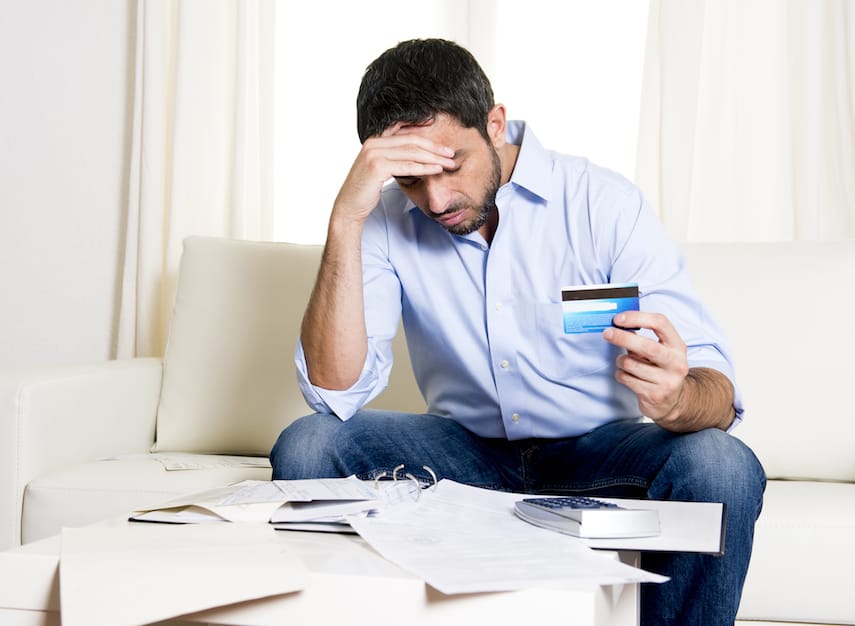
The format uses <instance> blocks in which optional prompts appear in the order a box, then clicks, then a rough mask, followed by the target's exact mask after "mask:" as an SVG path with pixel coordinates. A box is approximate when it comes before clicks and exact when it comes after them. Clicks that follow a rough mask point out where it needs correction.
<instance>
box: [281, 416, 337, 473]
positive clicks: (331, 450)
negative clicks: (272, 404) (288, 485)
mask: <svg viewBox="0 0 855 626" xmlns="http://www.w3.org/2000/svg"><path fill="white" fill-rule="evenodd" d="M341 423H342V422H341V420H340V419H339V418H338V417H336V416H335V415H329V414H326V413H315V414H313V415H307V416H305V417H301V418H299V419H297V420H294V421H293V422H292V423H291V424H289V425H288V426H287V427H286V428H285V429H284V430H283V431H282V432H281V433H280V434H279V438H278V439H277V440H276V443H275V445H274V446H273V449H272V450H271V451H270V465H271V466H272V467H273V479H274V480H289V479H300V478H334V477H336V476H338V473H337V469H336V466H335V444H334V442H335V437H336V434H337V432H338V429H339V428H340V427H341Z"/></svg>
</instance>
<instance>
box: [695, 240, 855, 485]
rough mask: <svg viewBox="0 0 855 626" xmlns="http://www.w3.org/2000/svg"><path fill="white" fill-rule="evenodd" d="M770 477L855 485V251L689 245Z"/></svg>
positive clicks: (741, 429) (746, 424)
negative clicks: (852, 394)
mask: <svg viewBox="0 0 855 626" xmlns="http://www.w3.org/2000/svg"><path fill="white" fill-rule="evenodd" d="M683 250H684V252H685V254H686V258H687V262H688V267H689V272H690V274H691V276H692V278H693V281H694V283H695V285H696V287H697V288H698V291H699V292H700V294H701V296H702V298H703V300H704V302H705V303H706V304H707V305H708V307H709V309H710V310H711V312H712V314H713V316H714V317H715V318H716V319H717V320H718V321H719V323H720V324H721V325H722V327H723V328H724V330H725V333H726V334H727V336H728V338H729V341H730V343H731V346H732V350H733V355H734V360H735V366H736V377H737V381H738V383H739V386H740V389H741V390H742V393H743V396H744V402H745V409H746V410H745V419H744V421H743V423H742V424H741V425H739V426H738V427H737V428H736V429H734V431H733V432H734V434H735V435H736V436H738V437H740V438H741V439H743V440H744V441H745V442H746V443H748V444H749V445H750V446H751V447H752V448H753V449H754V451H755V453H756V454H757V456H758V458H759V459H760V461H761V462H762V463H763V465H764V467H765V468H766V472H767V474H768V476H769V477H770V478H790V479H803V478H809V479H819V480H843V481H855V443H853V442H855V409H853V404H852V402H851V399H850V398H849V385H853V388H855V376H853V374H855V366H853V357H855V330H853V328H852V326H851V325H850V322H851V321H852V318H853V314H855V294H853V290H852V285H853V284H855V242H853V241H846V242H783V243H704V244H700V243H695V244H684V245H683Z"/></svg>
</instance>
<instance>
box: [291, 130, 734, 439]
mask: <svg viewBox="0 0 855 626" xmlns="http://www.w3.org/2000/svg"><path fill="white" fill-rule="evenodd" d="M507 137H508V141H509V142H510V143H513V144H516V145H519V146H520V151H519V156H518V158H517V162H516V165H515V167H514V171H513V174H512V176H511V180H510V181H509V182H508V183H507V184H505V185H503V186H502V187H501V188H500V189H499V192H498V194H497V197H496V204H497V206H498V209H499V224H498V229H497V231H496V233H495V236H494V238H493V241H492V244H491V245H487V242H486V241H485V240H484V239H483V237H482V236H481V235H480V234H479V233H478V232H474V233H471V234H469V235H465V236H459V235H453V234H451V233H449V232H448V231H447V230H445V229H444V228H443V227H442V226H440V225H439V224H437V223H436V222H434V221H433V220H431V219H429V218H428V217H426V216H425V215H424V214H423V213H422V212H421V211H420V210H419V209H418V208H417V207H415V206H414V205H413V204H412V203H411V202H410V201H409V200H408V199H407V197H406V196H405V195H404V194H403V193H402V192H401V190H400V189H399V188H398V186H397V184H395V183H394V182H392V183H390V184H388V185H387V186H386V187H385V188H384V190H383V193H382V196H381V201H380V203H379V205H378V206H377V207H376V209H375V210H374V211H373V212H372V214H371V216H370V218H369V220H368V221H367V222H366V224H365V229H364V232H363V237H362V244H363V250H362V264H363V271H364V293H365V303H366V304H365V307H366V311H365V314H366V325H367V331H368V343H369V345H368V355H367V357H366V360H365V364H364V367H363V370H362V374H361V376H360V378H359V380H358V381H357V382H356V383H355V384H354V385H353V387H352V388H350V389H348V390H344V391H331V390H327V389H322V388H320V387H317V386H314V385H312V384H311V383H310V382H309V380H308V376H307V373H306V364H305V358H304V354H303V350H302V345H298V346H297V351H296V363H297V370H298V380H299V383H300V388H301V390H302V392H303V395H304V396H305V398H306V401H307V402H308V404H309V405H310V406H311V407H312V408H313V409H314V410H316V411H320V412H327V413H334V414H336V415H338V416H339V417H340V418H341V419H347V418H348V417H350V416H351V415H353V414H354V413H355V412H356V411H358V410H359V409H360V408H361V407H362V406H363V405H365V404H366V403H368V402H370V401H371V400H372V399H373V398H375V397H376V396H377V395H379V394H380V392H381V391H382V390H383V389H384V388H385V387H386V385H387V382H388V378H389V372H390V370H391V367H392V349H391V342H392V338H393V337H394V335H395V333H396V331H397V327H398V321H399V319H403V323H404V329H405V332H406V337H407V344H408V346H409V352H410V358H411V360H412V365H413V372H414V374H415V377H416V380H417V381H418V384H419V387H420V389H421V391H422V394H423V395H424V397H425V399H426V402H427V406H428V412H429V413H432V414H435V415H440V416H445V417H450V418H453V419H454V420H456V421H458V422H460V423H461V424H463V425H464V426H465V427H466V428H468V429H469V430H471V431H472V432H474V433H476V434H478V435H480V436H483V437H503V438H507V439H523V438H528V437H547V438H553V437H570V436H576V435H579V434H582V433H585V432H588V431H590V430H592V429H593V428H596V427H597V426H599V425H601V424H604V423H606V422H609V421H612V420H615V419H621V418H640V417H641V415H640V412H639V408H638V404H637V400H636V397H635V395H634V394H633V393H632V392H631V391H630V390H629V389H628V388H626V387H625V386H623V385H621V384H620V383H618V382H617V381H615V379H614V372H615V359H616V358H617V356H618V355H619V353H620V350H619V349H618V348H616V347H614V346H612V345H611V344H609V343H608V342H606V341H605V339H603V337H602V335H601V334H600V333H590V334H565V333H564V330H563V325H562V309H561V287H562V286H565V285H587V284H602V283H638V285H639V290H640V308H641V310H643V311H656V312H660V313H663V314H665V315H666V316H667V317H668V318H669V319H670V320H671V322H672V324H674V326H675V328H676V329H677V331H678V332H679V333H680V336H681V337H682V338H683V341H684V342H685V343H686V345H687V346H688V358H689V365H690V366H692V367H711V368H714V369H717V370H719V371H721V372H722V373H724V374H725V375H726V376H727V377H728V378H729V379H730V380H731V381H734V377H733V368H732V364H731V360H730V358H729V356H728V351H727V347H726V344H725V340H724V337H723V334H722V332H721V329H720V328H719V327H718V325H717V324H716V323H715V322H714V321H713V320H712V318H711V316H710V315H709V313H708V312H707V310H706V309H705V308H704V306H703V305H702V304H701V302H700V301H699V300H698V298H697V296H696V294H695V290H694V288H693V287H692V285H691V282H690V280H689V276H688V274H687V272H686V267H685V263H684V260H683V257H682V255H681V253H680V251H679V249H678V248H677V246H676V245H675V244H674V243H673V242H672V241H671V240H670V239H669V238H668V237H667V236H666V235H665V233H664V231H663V229H662V227H661V225H660V224H659V221H658V219H657V217H656V215H655V214H654V212H653V211H652V210H651V209H650V207H649V206H648V205H647V203H646V201H645V200H644V198H643V197H642V195H641V193H640V191H639V190H638V189H637V188H636V187H635V186H634V185H632V184H631V183H630V182H629V181H627V180H626V179H625V178H623V177H621V176H620V175H618V174H616V173H614V172H611V171H609V170H605V169H602V168H599V167H596V166H595V165H593V164H591V163H589V162H588V161H587V160H586V159H583V158H578V157H571V156H566V155H560V154H557V153H554V152H550V151H547V150H545V149H544V148H543V147H542V146H541V145H540V143H539V142H538V140H537V138H536V137H535V136H534V134H533V133H532V131H531V130H530V129H529V128H528V127H527V126H526V124H525V123H523V122H509V123H508V131H507ZM640 332H642V333H645V334H648V335H650V336H654V335H652V333H650V332H649V331H640ZM734 383H735V381H734ZM736 409H737V417H738V418H739V417H740V416H741V413H742V407H741V400H740V399H739V397H738V394H737V400H736Z"/></svg>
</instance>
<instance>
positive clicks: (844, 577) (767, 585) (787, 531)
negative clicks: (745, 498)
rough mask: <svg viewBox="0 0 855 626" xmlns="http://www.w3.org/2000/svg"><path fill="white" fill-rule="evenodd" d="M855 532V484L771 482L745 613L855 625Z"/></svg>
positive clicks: (751, 616)
mask: <svg viewBox="0 0 855 626" xmlns="http://www.w3.org/2000/svg"><path fill="white" fill-rule="evenodd" d="M853 537H855V484H852V483H838V482H816V481H800V480H770V481H769V483H768V485H767V487H766V496H765V498H764V503H763V512H762V514H761V515H760V519H759V520H758V521H757V526H756V528H755V540H754V552H753V554H752V558H751V565H750V566H749V569H748V578H747V580H746V584H745V589H744V591H743V594H742V603H741V604H740V606H739V616H740V618H741V619H758V620H759V619H763V618H768V616H770V615H774V616H776V618H780V619H782V620H789V621H792V622H821V623H829V624H855V613H853V610H852V609H853V602H852V559H853V557H855V553H853V548H852V547H853ZM806 580H809V581H811V582H810V585H809V588H810V589H813V590H821V592H820V593H815V592H812V591H808V590H807V589H806V586H805V581H806Z"/></svg>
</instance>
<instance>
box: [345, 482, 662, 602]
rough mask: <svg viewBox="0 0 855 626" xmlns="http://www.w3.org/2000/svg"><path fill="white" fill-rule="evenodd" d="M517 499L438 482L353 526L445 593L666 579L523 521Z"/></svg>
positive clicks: (354, 520)
mask: <svg viewBox="0 0 855 626" xmlns="http://www.w3.org/2000/svg"><path fill="white" fill-rule="evenodd" d="M518 497H519V496H516V495H514V494H507V493H501V492H495V491H489V490H486V489H478V488H476V487H469V486H465V485H461V484H459V483H455V482H453V481H449V480H442V481H440V482H439V484H438V485H437V486H436V488H435V489H428V490H425V491H424V492H423V494H422V497H421V498H420V499H419V500H418V501H409V502H407V501H402V502H401V503H400V504H398V505H397V506H395V507H389V508H386V509H384V510H383V512H382V514H381V515H378V516H375V517H360V518H356V517H354V518H352V519H350V524H351V526H352V527H353V528H354V530H356V531H357V532H358V533H359V534H360V535H361V536H362V537H363V539H365V540H366V541H367V542H368V543H369V544H370V545H371V547H373V548H374V549H375V550H377V551H378V552H379V553H380V554H381V555H383V556H384V557H385V558H387V559H389V560H390V561H392V562H394V563H396V564H397V565H399V566H401V567H403V568H404V569H406V570H408V571H410V572H411V573H413V574H414V575H416V576H418V577H420V578H422V579H423V580H424V581H425V582H427V583H428V584H430V585H431V586H432V587H434V588H436V589H437V590H439V591H441V592H443V593H446V594H456V593H473V592H482V591H509V590H515V589H523V588H528V587H560V588H574V589H589V588H591V587H592V586H595V585H610V584H621V583H636V582H653V583H660V582H664V581H666V580H667V578H666V577H664V576H659V575H658V574H653V573H650V572H646V571H644V570H641V569H638V568H635V567H631V566H629V565H625V564H623V563H621V562H619V561H618V560H616V559H614V558H613V555H609V554H604V553H598V552H595V551H594V550H591V549H590V548H588V547H587V546H586V545H585V544H584V543H582V542H581V541H579V540H578V539H576V538H574V537H569V536H567V535H562V534H559V533H556V532H553V531H551V530H546V529H543V528H538V527H536V526H532V525H531V524H527V523H525V522H523V521H522V520H520V519H518V518H517V517H516V516H515V515H514V513H513V502H514V501H515V500H516V499H517V498H518Z"/></svg>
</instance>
